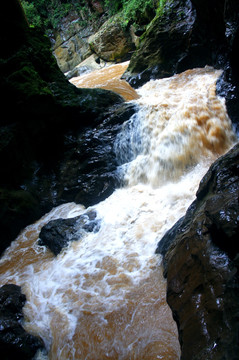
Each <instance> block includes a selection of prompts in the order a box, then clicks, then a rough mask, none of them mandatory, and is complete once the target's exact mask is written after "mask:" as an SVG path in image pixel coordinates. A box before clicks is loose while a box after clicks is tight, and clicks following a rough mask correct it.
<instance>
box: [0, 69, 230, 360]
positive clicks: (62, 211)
mask: <svg viewBox="0 0 239 360" xmlns="http://www.w3.org/2000/svg"><path fill="white" fill-rule="evenodd" d="M220 74H221V71H218V70H214V69H213V68H209V67H206V68H203V69H194V70H188V71H186V72H184V73H182V74H179V75H175V76H173V77H171V78H166V79H161V80H154V81H150V82H149V83H147V84H145V85H144V86H143V87H141V88H140V89H138V90H137V96H134V97H133V98H134V100H131V101H133V102H134V103H135V105H136V106H137V107H138V109H139V110H138V112H137V113H136V114H135V115H133V116H132V117H131V118H130V119H129V120H128V121H126V122H125V123H124V125H123V127H122V130H121V132H120V133H119V134H118V136H117V139H116V142H115V152H116V156H117V159H118V164H119V167H118V172H119V176H120V177H121V178H122V183H123V184H124V185H123V186H122V188H120V189H117V190H116V191H115V192H114V193H113V194H112V195H111V196H110V197H109V198H107V199H106V200H105V201H103V202H101V203H99V204H98V205H95V206H93V207H91V208H88V210H92V209H93V210H95V211H96V214H97V218H96V219H97V221H98V224H99V226H98V229H97V232H92V233H87V234H85V236H83V237H82V238H81V239H80V240H79V241H75V242H72V243H70V245H69V246H68V247H67V248H66V249H64V250H63V251H62V252H61V253H60V254H59V255H58V256H57V257H55V256H54V255H53V254H52V253H51V251H50V250H48V249H46V248H45V247H44V246H39V245H38V236H39V232H40V229H41V228H42V226H43V225H44V224H46V223H47V222H49V220H51V219H56V218H59V217H62V218H70V217H74V216H76V215H79V214H82V213H84V212H85V211H86V210H85V209H84V207H83V206H81V205H75V204H73V203H69V204H65V205H62V206H60V207H58V208H56V209H53V210H52V211H51V212H50V213H49V214H47V215H45V216H44V217H43V218H42V219H40V220H39V221H38V222H37V223H36V224H33V225H31V226H29V227H27V228H26V229H25V230H24V231H23V232H22V233H21V235H20V236H19V237H18V239H16V241H15V242H13V243H12V245H11V246H10V247H9V248H8V249H7V251H6V252H5V254H4V256H3V257H2V259H1V261H0V269H1V278H0V283H1V285H3V284H6V283H15V284H17V285H20V286H21V287H22V291H23V292H24V293H25V294H26V296H27V303H26V305H25V308H24V314H25V322H24V327H25V329H26V330H27V331H29V332H30V333H32V334H35V335H38V336H40V337H41V338H42V339H43V340H44V343H45V346H46V349H47V351H48V358H49V359H51V360H53V359H57V360H70V359H71V360H73V359H75V360H77V359H79V360H80V359H94V360H97V359H98V360H104V359H112V360H113V359H122V360H128V359H135V360H140V359H142V360H147V359H148V360H153V359H165V360H166V359H167V360H170V359H171V360H176V359H179V358H180V346H179V342H178V334H177V327H176V324H175V322H174V321H173V318H172V314H171V310H170V309H169V307H168V305H167V302H166V281H165V279H164V278H163V274H162V271H163V269H162V266H161V258H160V256H159V255H156V254H155V249H156V247H157V243H158V241H160V239H161V238H162V236H163V235H164V234H165V232H166V231H167V230H168V229H169V228H170V227H171V226H172V225H173V224H174V223H175V222H176V221H177V220H178V219H179V218H180V217H181V216H182V215H183V214H184V213H185V211H186V209H187V207H188V206H189V205H190V203H191V202H192V201H193V199H194V198H195V193H196V190H197V188H198V184H199V182H200V180H201V178H202V176H203V175H204V174H205V172H206V171H207V169H208V167H209V166H210V164H211V163H212V162H213V161H214V160H215V159H216V158H218V156H220V155H221V154H223V153H225V152H226V151H227V150H228V149H229V148H230V147H231V146H232V145H233V144H234V142H235V140H236V137H235V135H234V133H233V131H232V128H231V121H230V119H229V117H228V115H227V112H226V107H225V103H224V100H223V99H222V98H219V97H217V96H216V85H215V84H216V81H217V79H218V77H219V76H220ZM100 81H102V80H100ZM75 84H76V82H75ZM78 84H80V83H79V82H78ZM87 86H89V85H87ZM132 91H133V90H132ZM137 97H138V98H137ZM136 98H137V99H136ZM127 100H130V99H127Z"/></svg>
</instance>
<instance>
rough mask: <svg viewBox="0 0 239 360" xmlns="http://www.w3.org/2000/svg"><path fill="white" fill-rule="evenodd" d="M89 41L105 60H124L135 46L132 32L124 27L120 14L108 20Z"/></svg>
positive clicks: (94, 50) (95, 51)
mask: <svg viewBox="0 0 239 360" xmlns="http://www.w3.org/2000/svg"><path fill="white" fill-rule="evenodd" d="M88 41H89V44H90V47H91V50H92V51H93V52H94V53H96V54H97V55H98V56H99V57H100V58H101V59H103V60H105V61H115V62H120V61H124V60H126V59H128V53H129V52H130V51H132V50H133V48H134V44H133V41H132V39H131V36H130V33H129V32H125V31H124V29H123V28H122V25H121V22H120V19H119V16H114V17H112V18H110V19H109V20H108V21H106V22H105V23H104V24H103V25H102V27H101V28H100V30H99V31H98V32H97V33H95V34H94V35H92V36H91V37H90V38H89V40H88Z"/></svg>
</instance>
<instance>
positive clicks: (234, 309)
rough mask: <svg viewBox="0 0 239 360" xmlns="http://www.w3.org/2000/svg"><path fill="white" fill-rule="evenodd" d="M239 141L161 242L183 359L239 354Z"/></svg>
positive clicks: (158, 250)
mask: <svg viewBox="0 0 239 360" xmlns="http://www.w3.org/2000/svg"><path fill="white" fill-rule="evenodd" d="M238 239H239V144H238V145H236V146H235V147H234V148H233V149H232V150H231V151H230V152H229V153H227V154H226V155H225V156H223V157H221V158H220V159H218V160H217V161H216V162H215V163H214V164H213V165H212V166H211V168H210V169H209V171H208V173H207V174H206V175H205V177H204V178H203V179H202V181H201V184H200V186H199V189H198V192H197V199H196V200H195V201H194V202H193V203H192V205H191V206H190V207H189V209H188V211H187V213H186V215H185V216H184V217H183V218H181V219H180V220H179V221H178V222H177V223H176V224H175V226H174V227H173V228H172V229H171V230H169V231H168V232H167V233H166V235H165V236H164V237H163V239H162V240H161V241H160V242H159V244H158V248H157V252H158V253H161V254H163V256H164V267H165V276H167V283H168V288H167V299H168V303H169V305H170V307H171V308H172V311H173V315H174V318H175V320H176V321H177V324H178V329H179V338H180V343H181V348H182V357H181V359H182V360H202V359H204V360H205V359H207V360H214V359H215V360H216V359H217V360H219V359H220V360H222V359H225V360H226V359H228V360H229V359H230V360H232V359H234V360H236V359H238V354H239V343H238V338H239V317H238V315H239V277H238V266H239V242H238Z"/></svg>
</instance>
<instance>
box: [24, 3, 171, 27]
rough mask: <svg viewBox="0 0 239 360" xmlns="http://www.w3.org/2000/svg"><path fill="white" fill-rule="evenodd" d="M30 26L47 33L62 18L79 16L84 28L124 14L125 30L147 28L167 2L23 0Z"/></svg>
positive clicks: (56, 25)
mask: <svg viewBox="0 0 239 360" xmlns="http://www.w3.org/2000/svg"><path fill="white" fill-rule="evenodd" d="M20 1H21V3H22V6H23V8H24V10H25V13H26V16H27V18H28V21H29V23H30V25H33V26H37V27H42V28H44V30H47V29H57V28H58V27H59V25H60V24H61V21H62V18H64V17H65V16H67V15H69V14H70V13H73V12H74V13H77V14H78V15H79V19H80V20H79V21H80V22H82V25H85V24H86V23H87V22H91V21H93V20H94V19H95V18H96V17H99V16H101V15H102V13H104V14H105V15H106V16H112V15H115V14H116V13H118V12H121V18H122V23H123V25H124V26H125V27H127V26H128V25H130V24H133V23H137V24H139V25H146V24H148V23H149V22H150V21H151V20H152V18H153V17H154V15H155V14H156V13H157V12H158V11H161V9H162V8H163V7H164V5H165V3H166V2H167V0H98V1H91V0H81V1H80V0H20Z"/></svg>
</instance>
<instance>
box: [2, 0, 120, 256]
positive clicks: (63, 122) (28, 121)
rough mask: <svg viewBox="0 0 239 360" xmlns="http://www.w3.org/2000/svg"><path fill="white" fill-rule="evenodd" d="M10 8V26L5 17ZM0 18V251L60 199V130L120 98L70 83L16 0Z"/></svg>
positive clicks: (87, 122) (82, 123)
mask: <svg viewBox="0 0 239 360" xmlns="http://www.w3.org/2000/svg"><path fill="white" fill-rule="evenodd" d="M10 13H11V19H12V23H11V26H9V22H8V19H7V17H6V16H5V14H10ZM0 16H1V21H0V25H1V29H2V33H3V34H4V36H3V38H2V51H1V54H0V92H1V101H2V108H1V110H2V114H3V116H1V123H0V135H1V137H0V166H1V169H2V173H1V180H0V189H1V192H0V198H1V209H0V226H1V230H2V232H1V245H0V251H1V252H2V251H3V250H4V249H5V248H6V247H7V246H8V245H9V243H10V242H11V240H13V239H14V238H15V237H16V235H17V234H18V233H19V231H20V230H21V229H22V228H23V227H25V226H26V225H28V224H29V223H32V222H33V221H35V220H37V218H39V216H41V215H43V214H44V213H45V212H47V211H49V210H50V209H51V208H52V207H53V206H55V205H56V204H59V203H62V202H64V200H62V201H61V200H59V198H60V195H59V193H55V187H57V185H56V180H57V181H60V183H61V180H60V179H59V178H58V177H57V175H56V173H57V171H58V166H59V162H60V161H61V160H62V158H65V154H64V151H66V147H67V151H68V150H69V147H70V145H69V144H68V145H67V146H65V137H66V134H67V133H69V132H71V131H72V132H75V133H76V134H77V135H78V136H79V134H80V133H81V132H83V131H85V129H86V128H87V130H89V129H93V128H95V127H96V126H97V125H99V114H102V113H104V114H105V112H106V111H107V110H108V109H109V108H110V107H112V106H117V104H121V103H123V99H122V98H121V97H120V96H118V95H116V94H114V93H112V92H109V91H106V90H101V89H77V88H76V87H75V86H73V85H72V84H70V83H69V82H68V81H67V79H66V78H65V76H64V75H63V74H62V72H61V71H60V69H59V68H58V66H57V64H56V61H55V58H54V56H53V55H52V53H51V47H50V42H49V39H48V38H47V37H46V36H44V35H43V34H42V33H41V32H39V31H38V30H36V29H31V28H29V27H28V24H27V22H26V19H25V16H24V13H23V12H22V9H21V7H20V3H19V2H18V1H17V0H11V1H9V2H4V3H3V4H2V9H1V14H0ZM6 28H8V31H6ZM3 49H4V50H3ZM101 120H102V117H101ZM102 121H103V120H102ZM58 185H59V182H58ZM78 186H79V183H78ZM59 187H60V188H61V189H62V187H64V186H63V185H62V183H61V185H59ZM79 201H80V198H79ZM12 223H14V226H12Z"/></svg>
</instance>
